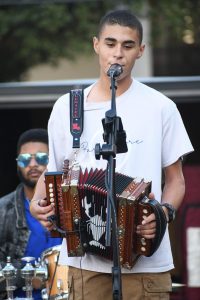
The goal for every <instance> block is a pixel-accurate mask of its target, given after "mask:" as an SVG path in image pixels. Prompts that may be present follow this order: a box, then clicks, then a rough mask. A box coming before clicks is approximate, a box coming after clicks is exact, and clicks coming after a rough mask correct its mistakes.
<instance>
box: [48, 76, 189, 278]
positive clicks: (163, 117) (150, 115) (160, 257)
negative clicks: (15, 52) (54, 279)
mask: <svg viewBox="0 0 200 300" xmlns="http://www.w3.org/2000/svg"><path fill="white" fill-rule="evenodd" d="M90 90H91V86H90V87H88V88H86V89H85V92H84V94H85V95H84V96H85V103H84V106H85V107H84V130H83V133H82V136H81V147H80V150H79V153H78V156H77V160H78V161H79V163H80V165H81V166H82V167H87V168H88V169H90V168H92V167H93V168H94V167H97V168H105V167H106V165H107V161H106V160H103V159H100V160H96V159H95V153H94V148H95V145H96V143H100V145H102V144H103V143H104V141H103V138H102V134H103V127H102V123H101V121H102V119H103V118H104V117H105V112H106V111H107V110H109V109H110V108H111V102H110V101H105V102H101V103H99V102H98V103H96V102H93V103H91V102H89V103H88V102H87V95H88V93H89V92H90ZM116 108H117V115H118V116H119V117H121V120H122V123H123V127H124V130H125V131H126V135H127V146H128V152H127V153H123V154H117V158H116V171H117V172H119V173H123V174H125V175H129V176H131V177H141V178H145V179H147V180H149V181H152V192H153V193H154V194H155V198H156V199H157V200H158V201H160V199H161V176H162V168H163V167H167V166H169V165H171V164H173V163H174V162H176V161H177V160H178V159H179V158H180V157H181V156H183V155H185V154H187V153H189V152H191V151H193V147H192V145H191V143H190V140H189V138H188V135H187V132H186V130H185V127H184V125H183V122H182V119H181V116H180V114H179V112H178V110H177V108H176V105H175V103H174V102H173V101H171V100H170V99H168V98H167V97H165V96H164V95H162V94H161V93H159V92H158V91H156V90H154V89H152V88H150V87H148V86H146V85H144V84H142V83H140V82H138V81H137V80H135V79H134V80H133V82H132V84H131V86H130V88H129V89H128V90H127V91H126V92H125V93H123V94H122V95H121V96H119V97H117V98H116ZM48 132H49V164H48V171H60V170H62V165H63V161H64V159H74V150H73V149H72V136H71V133H70V117H69V94H66V95H63V96H62V97H60V98H59V99H58V100H57V102H56V103H55V105H54V108H53V111H52V114H51V117H50V119H49V124H48ZM60 262H61V263H63V264H67V265H70V266H74V267H77V268H80V267H81V268H83V269H86V270H93V271H97V272H111V267H112V262H111V261H109V260H107V259H103V258H101V257H98V256H95V255H91V254H86V255H85V256H84V257H82V258H80V257H74V258H73V257H68V256H67V249H66V241H65V240H64V241H63V246H62V248H61V253H60ZM172 268H173V259H172V255H171V248H170V242H169V236H168V231H166V234H165V236H164V238H163V241H162V243H161V245H160V247H159V249H158V250H157V251H156V252H155V253H154V254H153V255H152V256H151V257H144V256H141V257H140V258H139V260H138V261H137V262H136V264H135V266H134V267H133V268H132V270H127V269H123V268H122V272H127V273H129V272H131V273H133V272H134V273H138V272H164V271H167V270H170V269H172Z"/></svg>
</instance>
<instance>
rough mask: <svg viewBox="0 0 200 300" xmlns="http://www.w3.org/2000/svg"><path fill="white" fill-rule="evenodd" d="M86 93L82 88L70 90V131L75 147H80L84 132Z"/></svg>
mask: <svg viewBox="0 0 200 300" xmlns="http://www.w3.org/2000/svg"><path fill="white" fill-rule="evenodd" d="M83 106H84V94H83V90H82V89H76V90H71V91H70V131H71V134H72V136H73V148H80V137H81V134H82V132H83Z"/></svg>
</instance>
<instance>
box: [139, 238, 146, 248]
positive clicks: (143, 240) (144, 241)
mask: <svg viewBox="0 0 200 300" xmlns="http://www.w3.org/2000/svg"><path fill="white" fill-rule="evenodd" d="M140 241H141V244H142V245H143V246H146V244H147V243H146V240H145V238H141V240H140Z"/></svg>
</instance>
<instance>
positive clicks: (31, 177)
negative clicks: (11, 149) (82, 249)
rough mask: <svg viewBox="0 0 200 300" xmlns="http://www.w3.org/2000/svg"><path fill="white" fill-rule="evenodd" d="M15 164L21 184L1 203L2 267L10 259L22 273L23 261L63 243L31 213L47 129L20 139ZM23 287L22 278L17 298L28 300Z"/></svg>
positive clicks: (37, 291) (45, 151)
mask: <svg viewBox="0 0 200 300" xmlns="http://www.w3.org/2000/svg"><path fill="white" fill-rule="evenodd" d="M16 162H17V173H18V176H19V179H20V181H21V183H20V184H19V186H17V188H16V190H15V191H14V192H12V193H10V194H8V195H6V196H4V197H2V198H1V199H0V216H1V218H0V263H1V264H2V265H5V262H6V257H7V256H10V257H11V261H12V263H13V264H14V265H15V267H16V268H17V269H18V270H19V269H20V268H21V267H22V261H21V258H22V257H27V256H30V257H35V258H36V259H37V258H39V257H41V254H42V252H43V251H44V250H46V249H48V248H51V247H53V246H55V245H59V244H60V243H61V239H59V238H51V237H50V235H49V232H47V231H46V230H45V229H44V228H43V227H42V226H41V224H40V223H39V222H38V221H37V220H36V219H35V218H34V217H33V216H32V215H31V213H30V210H29V205H30V200H31V199H32V197H33V193H34V188H35V185H36V183H37V181H38V179H39V177H40V175H41V174H42V173H43V171H44V170H45V169H46V166H47V164H48V134H47V131H46V130H45V129H40V128H36V129H30V130H27V131H25V132H24V133H22V134H21V135H20V137H19V140H18V143H17V158H16ZM18 273H19V272H18ZM34 282H35V284H33V287H35V288H36V287H37V288H38V289H34V291H33V296H34V299H37V300H38V299H42V297H41V291H40V288H41V287H40V286H39V285H38V283H40V282H38V281H37V280H35V281H34ZM23 285H24V282H23V281H22V279H21V277H20V274H19V276H18V277H17V287H18V288H17V290H16V291H15V296H16V297H21V298H22V297H23V298H24V297H25V292H24V291H22V289H21V287H22V286H23ZM39 287H40V288H39ZM4 292H5V282H3V283H1V285H0V299H3V298H4V297H3V293H4Z"/></svg>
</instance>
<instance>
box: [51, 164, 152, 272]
mask: <svg viewBox="0 0 200 300" xmlns="http://www.w3.org/2000/svg"><path fill="white" fill-rule="evenodd" d="M63 170H64V172H46V173H45V184H46V193H47V202H48V204H50V203H53V204H54V206H55V221H54V225H55V228H54V230H52V232H51V235H52V236H54V237H58V236H65V237H66V240H67V248H68V256H82V255H84V253H86V252H87V253H91V254H94V255H100V256H102V257H104V258H107V259H112V254H113V249H112V245H111V246H106V221H107V220H106V217H107V189H106V184H105V182H106V180H105V178H106V176H105V175H106V174H105V173H106V171H105V170H102V169H95V170H93V169H90V170H87V169H86V170H84V171H82V169H81V167H80V166H79V165H74V166H73V167H72V168H69V167H68V161H65V162H64V168H63ZM150 190H151V182H145V181H144V180H143V179H141V180H137V179H134V178H131V177H129V176H126V175H123V174H120V173H116V175H115V191H116V212H117V229H118V241H119V256H120V257H119V258H120V264H121V265H122V266H123V267H125V268H132V267H133V265H134V264H135V262H136V260H137V258H138V257H139V256H140V255H145V256H150V255H152V254H153V252H154V251H155V250H156V248H157V245H155V243H154V240H150V239H145V238H143V237H141V236H140V235H137V234H136V226H137V225H138V224H141V222H142V220H143V219H144V218H146V217H147V216H148V215H149V214H151V213H152V212H154V208H153V206H152V204H150V200H149V199H148V194H149V193H150ZM111 236H112V233H111ZM111 244H112V243H111Z"/></svg>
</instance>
